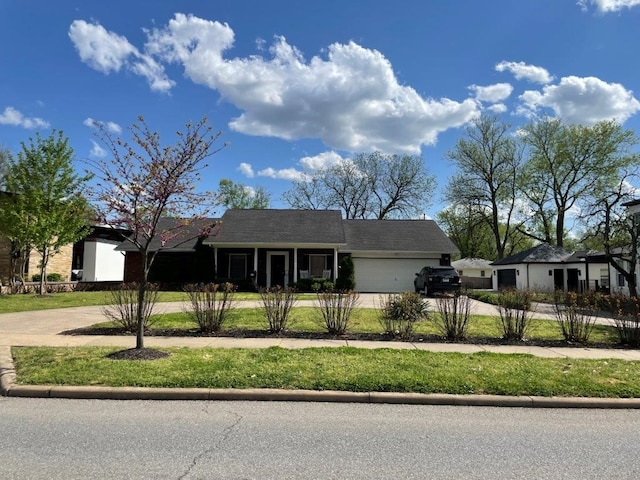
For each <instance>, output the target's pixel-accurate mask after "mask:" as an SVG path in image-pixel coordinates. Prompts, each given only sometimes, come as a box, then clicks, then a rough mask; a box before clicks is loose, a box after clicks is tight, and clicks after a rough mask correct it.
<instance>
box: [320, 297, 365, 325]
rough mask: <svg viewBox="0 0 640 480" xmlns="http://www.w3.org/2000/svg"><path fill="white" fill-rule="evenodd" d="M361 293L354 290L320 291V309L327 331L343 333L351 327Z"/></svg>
mask: <svg viewBox="0 0 640 480" xmlns="http://www.w3.org/2000/svg"><path fill="white" fill-rule="evenodd" d="M359 298H360V294H358V293H357V292H353V291H346V292H345V291H340V292H318V307H317V308H318V310H319V311H320V314H321V316H322V320H323V323H324V326H325V328H326V329H327V332H329V333H331V334H333V335H343V334H345V333H346V332H347V329H348V328H349V321H350V320H351V313H352V312H353V309H354V308H355V307H356V305H357V303H358V299H359Z"/></svg>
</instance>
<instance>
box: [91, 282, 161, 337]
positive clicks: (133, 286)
mask: <svg viewBox="0 0 640 480" xmlns="http://www.w3.org/2000/svg"><path fill="white" fill-rule="evenodd" d="M139 288H140V284H139V283H136V282H132V283H122V284H120V285H119V286H117V287H116V288H113V289H111V290H110V291H109V305H107V306H105V307H103V309H102V312H103V313H104V315H105V316H106V317H107V318H108V319H109V320H111V321H112V322H114V323H116V324H118V325H120V326H121V327H122V328H123V329H124V330H125V331H127V332H136V330H137V327H138V320H137V319H138V290H139ZM157 301H158V285H157V284H155V283H150V284H149V285H148V286H147V290H146V291H145V295H144V299H143V305H142V323H143V325H144V329H145V330H147V329H148V328H149V327H150V326H151V320H150V318H151V315H152V314H153V309H154V307H155V305H156V303H157Z"/></svg>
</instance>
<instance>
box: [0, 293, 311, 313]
mask: <svg viewBox="0 0 640 480" xmlns="http://www.w3.org/2000/svg"><path fill="white" fill-rule="evenodd" d="M234 298H235V300H259V299H260V296H259V295H258V294H257V293H237V294H236V295H235V297H234ZM298 298H300V299H314V298H315V295H313V294H310V293H307V294H305V293H303V294H299V295H298ZM187 300H188V298H187V295H186V293H184V292H160V294H159V297H158V301H159V302H182V301H187ZM108 302H109V293H108V292H105V291H100V292H61V293H53V294H50V295H44V296H40V295H35V294H33V293H28V294H16V295H0V313H10V312H27V311H30V310H47V309H51V308H66V307H84V306H94V305H104V304H106V303H108Z"/></svg>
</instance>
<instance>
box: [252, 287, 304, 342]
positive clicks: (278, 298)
mask: <svg viewBox="0 0 640 480" xmlns="http://www.w3.org/2000/svg"><path fill="white" fill-rule="evenodd" d="M259 292H260V299H261V300H262V306H263V307H264V312H265V316H266V318H267V323H268V329H269V332H270V333H280V332H283V331H285V330H286V329H287V325H288V324H289V321H290V314H291V309H292V308H293V305H294V303H295V290H294V289H293V288H282V287H280V286H276V287H271V288H260V290H259Z"/></svg>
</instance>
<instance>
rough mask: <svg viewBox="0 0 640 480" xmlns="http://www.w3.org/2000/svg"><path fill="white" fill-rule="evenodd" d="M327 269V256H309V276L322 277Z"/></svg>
mask: <svg viewBox="0 0 640 480" xmlns="http://www.w3.org/2000/svg"><path fill="white" fill-rule="evenodd" d="M326 268H327V255H309V275H311V276H312V277H322V271H323V270H326Z"/></svg>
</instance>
